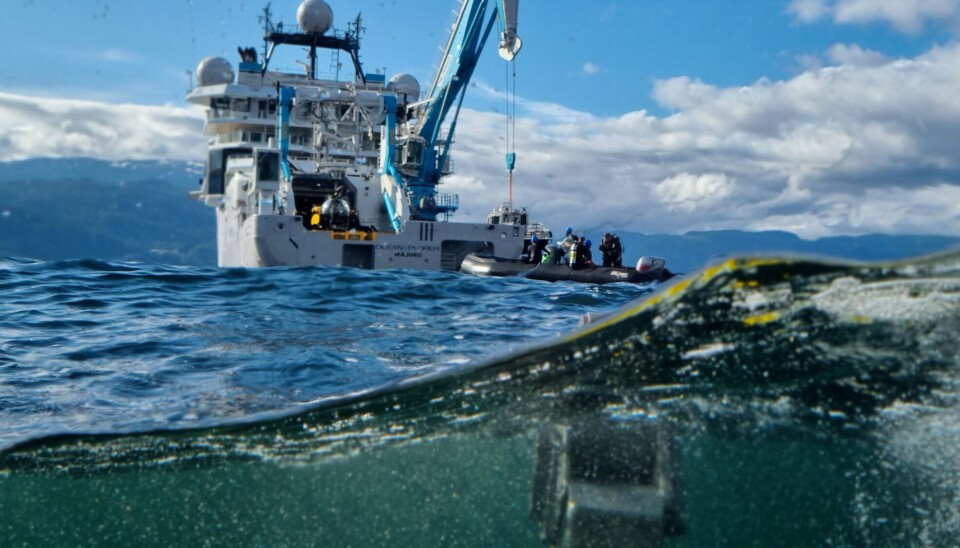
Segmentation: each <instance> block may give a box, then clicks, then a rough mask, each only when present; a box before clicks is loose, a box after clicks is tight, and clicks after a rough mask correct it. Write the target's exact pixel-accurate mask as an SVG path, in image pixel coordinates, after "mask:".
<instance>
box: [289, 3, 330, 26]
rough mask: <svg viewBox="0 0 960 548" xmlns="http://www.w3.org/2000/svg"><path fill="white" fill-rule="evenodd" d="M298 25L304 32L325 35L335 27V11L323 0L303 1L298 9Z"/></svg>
mask: <svg viewBox="0 0 960 548" xmlns="http://www.w3.org/2000/svg"><path fill="white" fill-rule="evenodd" d="M297 23H298V24H299V25H300V28H301V29H303V32H306V33H308V34H323V33H325V32H327V31H328V30H330V27H332V26H333V10H332V9H330V6H328V5H327V3H326V2H324V1H323V0H303V3H302V4H300V7H299V8H298V9H297Z"/></svg>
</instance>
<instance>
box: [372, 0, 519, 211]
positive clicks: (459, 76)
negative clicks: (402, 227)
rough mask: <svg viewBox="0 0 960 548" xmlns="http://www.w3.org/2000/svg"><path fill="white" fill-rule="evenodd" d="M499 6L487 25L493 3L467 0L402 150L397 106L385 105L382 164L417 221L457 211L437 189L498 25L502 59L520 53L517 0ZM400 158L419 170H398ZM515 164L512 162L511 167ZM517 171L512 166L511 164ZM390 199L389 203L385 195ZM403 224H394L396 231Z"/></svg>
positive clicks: (499, 1) (413, 109) (413, 111)
mask: <svg viewBox="0 0 960 548" xmlns="http://www.w3.org/2000/svg"><path fill="white" fill-rule="evenodd" d="M495 1H496V5H495V7H494V8H493V12H492V13H491V15H490V18H489V19H488V20H487V21H484V19H485V16H486V13H487V11H488V8H489V4H492V3H493V2H494V0H465V1H464V2H463V4H462V5H461V7H460V13H459V15H458V16H457V20H456V23H455V24H454V27H453V30H452V32H451V33H450V39H449V40H448V42H447V46H446V49H445V50H444V54H443V59H442V61H441V63H440V66H439V67H438V69H437V73H436V76H435V77H434V80H433V83H432V85H431V86H430V92H429V94H428V96H427V98H426V99H425V100H423V101H421V102H419V103H416V104H414V105H411V106H410V107H409V111H408V115H409V119H413V120H415V129H414V130H413V131H412V132H411V134H410V135H407V136H405V137H404V138H401V139H400V140H399V146H400V147H401V148H402V149H403V150H402V151H400V152H398V151H396V149H395V147H396V145H395V144H394V139H395V138H396V123H397V114H398V113H397V105H396V103H395V102H389V104H387V105H386V111H387V120H386V124H385V125H386V126H387V127H386V131H384V133H383V138H384V141H385V142H384V145H383V147H382V149H381V150H382V152H383V156H382V157H381V166H382V168H383V170H384V173H386V174H388V175H390V176H392V177H393V178H394V180H395V181H396V182H397V184H398V185H399V186H400V187H402V188H403V189H404V191H405V192H406V194H407V197H408V199H409V203H410V209H411V216H412V218H414V219H422V220H436V218H437V215H438V214H439V213H445V214H449V213H450V212H451V211H453V210H455V209H456V208H457V202H456V200H441V201H439V202H438V200H437V198H438V194H437V185H438V184H439V182H440V176H441V175H442V174H443V171H444V166H446V164H447V155H448V151H449V150H450V144H451V143H452V142H453V135H454V131H455V130H456V125H457V117H458V116H459V114H460V107H461V106H462V104H463V98H464V95H465V90H466V88H467V86H468V85H469V83H470V78H471V77H472V76H473V71H474V69H475V68H476V66H477V61H478V60H479V58H480V54H481V52H482V51H483V47H484V44H485V43H486V41H487V38H488V37H489V35H490V32H491V30H492V28H493V25H494V23H496V22H499V24H500V28H501V29H502V32H501V35H500V41H499V51H500V56H501V57H503V58H504V59H506V60H508V61H510V60H513V58H514V57H515V56H516V55H517V53H518V52H519V51H520V47H521V44H522V43H521V41H520V38H519V37H517V4H518V0H495ZM451 109H454V113H453V117H452V119H451V120H450V126H449V130H448V131H447V132H446V134H445V135H444V134H443V133H442V132H441V126H442V125H443V123H444V122H445V121H446V118H447V116H448V115H449V114H450V111H451ZM398 155H399V156H401V157H403V158H415V159H416V161H415V165H416V170H415V171H413V170H409V169H408V170H405V171H404V172H403V173H401V172H400V171H399V170H398V169H397V158H398ZM509 163H511V160H509V159H508V164H509ZM510 167H511V169H512V165H511V166H510ZM385 200H386V201H388V202H389V200H388V199H387V198H386V197H385ZM397 225H398V223H394V226H395V228H396V227H397Z"/></svg>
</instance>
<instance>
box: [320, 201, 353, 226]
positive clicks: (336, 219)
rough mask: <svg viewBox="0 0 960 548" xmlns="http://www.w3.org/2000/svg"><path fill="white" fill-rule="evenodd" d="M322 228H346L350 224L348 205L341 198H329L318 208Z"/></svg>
mask: <svg viewBox="0 0 960 548" xmlns="http://www.w3.org/2000/svg"><path fill="white" fill-rule="evenodd" d="M320 217H321V218H322V219H323V226H324V228H327V229H331V230H347V227H348V226H349V224H350V205H349V204H348V203H347V201H346V200H344V199H343V198H330V199H329V200H327V201H326V202H324V203H323V207H322V208H321V209H320Z"/></svg>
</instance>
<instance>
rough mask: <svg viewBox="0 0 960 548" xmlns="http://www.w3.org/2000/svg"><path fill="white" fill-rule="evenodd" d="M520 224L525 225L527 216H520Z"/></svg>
mask: <svg viewBox="0 0 960 548" xmlns="http://www.w3.org/2000/svg"><path fill="white" fill-rule="evenodd" d="M520 224H522V225H525V224H527V216H526V215H521V216H520Z"/></svg>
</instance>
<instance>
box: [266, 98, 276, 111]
mask: <svg viewBox="0 0 960 548" xmlns="http://www.w3.org/2000/svg"><path fill="white" fill-rule="evenodd" d="M267 112H269V113H270V114H276V113H277V102H276V101H272V100H271V101H269V102H268V103H267Z"/></svg>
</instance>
